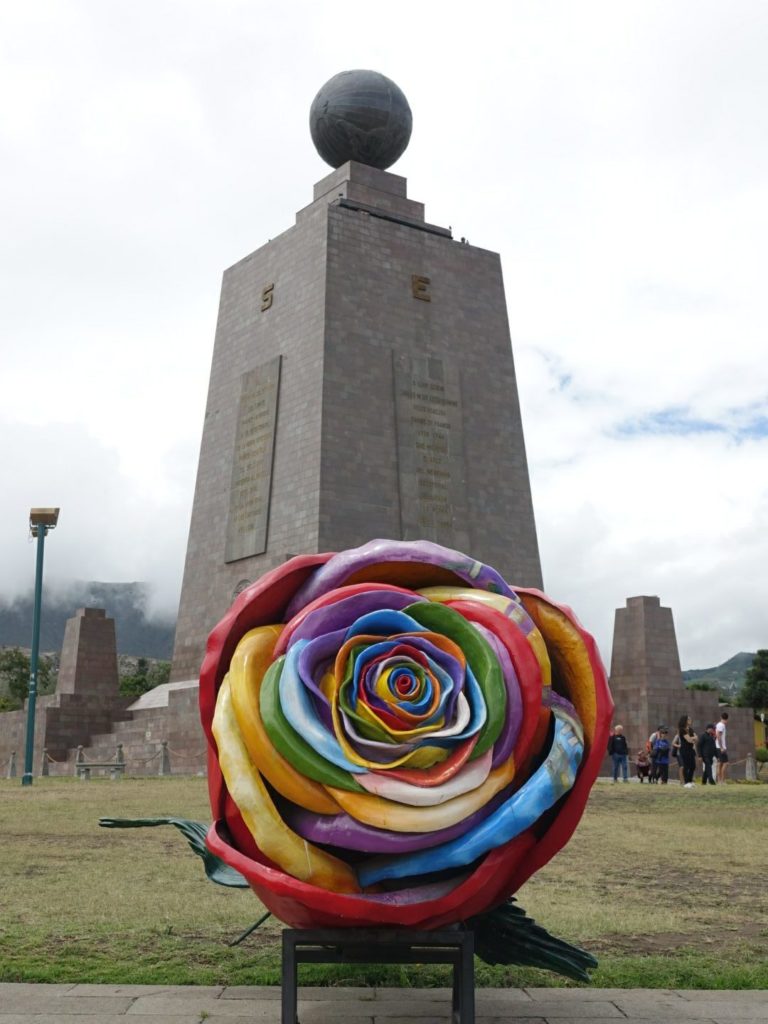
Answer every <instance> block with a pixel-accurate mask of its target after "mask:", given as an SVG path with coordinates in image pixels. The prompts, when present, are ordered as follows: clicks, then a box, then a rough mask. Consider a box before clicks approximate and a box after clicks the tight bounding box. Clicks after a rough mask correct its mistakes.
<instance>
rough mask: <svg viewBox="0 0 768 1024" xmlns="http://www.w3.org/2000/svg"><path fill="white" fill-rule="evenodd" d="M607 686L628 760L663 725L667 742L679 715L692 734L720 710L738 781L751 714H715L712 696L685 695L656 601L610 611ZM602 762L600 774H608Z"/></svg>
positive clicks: (664, 613) (667, 619) (633, 600)
mask: <svg viewBox="0 0 768 1024" xmlns="http://www.w3.org/2000/svg"><path fill="white" fill-rule="evenodd" d="M610 686H611V693H612V694H613V700H614V703H615V706H616V710H615V712H614V715H615V717H614V723H617V722H620V723H621V724H622V725H623V726H624V734H625V735H626V737H627V742H628V743H629V748H630V751H631V752H632V754H634V753H635V752H636V751H637V750H638V749H640V747H642V746H643V745H644V744H645V742H646V740H647V739H648V737H649V736H650V735H651V733H652V732H654V731H655V730H656V728H657V727H658V726H659V725H666V726H667V728H668V729H669V733H670V739H671V738H672V737H673V736H674V734H675V732H676V730H677V723H678V721H679V719H680V718H681V716H682V715H690V717H691V719H692V720H693V727H694V729H695V730H696V732H697V733H701V731H702V730H703V729H704V728H705V727H706V725H707V724H708V723H709V722H714V723H717V722H718V721H719V720H720V712H721V710H727V711H728V714H729V724H728V748H729V756H730V759H731V761H733V762H735V763H734V767H733V768H732V769H730V774H731V775H732V776H733V777H734V778H742V777H743V775H744V765H743V763H737V762H743V760H744V758H746V756H747V754H748V753H750V752H752V753H754V749H755V744H754V728H753V724H752V723H753V715H752V711H751V710H749V709H747V708H725V709H723V708H721V707H720V705H719V702H718V699H717V694H715V693H707V692H704V691H696V690H688V689H687V688H686V686H685V683H684V682H683V676H682V672H681V669H680V656H679V653H678V649H677V637H676V635H675V625H674V620H673V617H672V610H671V609H670V608H664V607H662V605H661V601H660V600H659V598H658V597H649V596H642V597H630V598H627V602H626V607H625V608H617V609H616V617H615V625H614V634H613V650H612V654H611V672H610ZM609 770H610V761H609V760H608V759H607V758H606V761H605V762H604V764H603V773H604V774H608V773H609Z"/></svg>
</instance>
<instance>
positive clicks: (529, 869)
mask: <svg viewBox="0 0 768 1024" xmlns="http://www.w3.org/2000/svg"><path fill="white" fill-rule="evenodd" d="M515 590H516V592H517V593H518V594H531V595H532V596H533V597H537V598H538V599H539V600H540V601H543V602H544V603H545V604H548V605H550V606H551V607H553V608H557V609H558V611H561V612H562V613H563V614H564V615H565V616H566V618H568V619H569V620H570V622H571V624H572V625H573V626H574V627H575V629H576V631H577V632H578V633H579V635H580V637H581V639H582V640H583V641H584V645H585V647H586V649H587V655H588V657H589V663H590V666H591V668H592V674H593V676H594V680H595V704H596V717H595V733H594V736H592V737H586V738H585V739H586V741H587V743H586V745H585V753H586V756H585V758H584V760H583V761H582V763H581V766H580V768H579V774H578V775H577V777H576V782H575V783H574V785H573V787H572V789H571V790H570V791H569V792H568V794H567V795H566V796H565V797H564V798H563V800H562V802H561V803H560V804H559V806H558V808H557V816H556V817H555V818H554V820H552V821H551V822H550V824H549V827H548V829H547V830H546V831H545V832H544V834H543V836H542V838H541V839H540V841H539V843H538V844H537V845H536V848H535V849H534V850H533V852H532V854H531V856H530V857H527V858H526V859H525V861H524V862H523V863H521V864H520V866H519V868H518V869H517V870H516V871H515V872H514V875H513V878H512V889H511V890H510V891H511V892H515V891H517V890H518V889H519V888H520V887H521V886H522V885H523V884H524V883H525V882H527V881H528V879H529V878H530V877H531V875H532V874H534V872H536V871H538V870H539V868H540V867H543V865H544V864H546V863H547V862H548V861H550V860H551V859H552V857H554V855H555V854H556V853H558V852H559V851H560V850H562V848H563V847H564V846H565V844H566V843H567V842H568V840H569V839H570V838H571V836H572V835H573V833H574V831H575V829H576V826H577V825H578V823H579V821H580V820H581V816H582V814H583V813H584V808H585V807H586V804H587V800H588V799H589V791H590V790H591V789H592V786H593V785H594V782H595V779H596V778H597V776H598V774H599V772H600V765H601V764H602V762H603V757H604V756H605V747H606V743H607V741H608V732H609V730H610V725H611V720H612V718H613V698H612V697H611V691H610V689H609V688H608V679H607V676H606V674H605V668H604V666H603V662H602V659H601V657H600V653H599V651H598V649H597V644H596V643H595V641H594V638H593V637H592V636H591V634H590V633H587V631H586V630H585V629H584V628H583V626H582V625H581V623H580V622H579V620H578V619H577V618H576V616H575V615H574V613H573V611H572V609H571V608H569V607H568V606H567V605H562V604H557V603H556V602H555V601H552V600H551V599H550V598H548V597H547V596H546V594H544V593H542V592H541V591H540V590H533V589H523V588H521V587H515Z"/></svg>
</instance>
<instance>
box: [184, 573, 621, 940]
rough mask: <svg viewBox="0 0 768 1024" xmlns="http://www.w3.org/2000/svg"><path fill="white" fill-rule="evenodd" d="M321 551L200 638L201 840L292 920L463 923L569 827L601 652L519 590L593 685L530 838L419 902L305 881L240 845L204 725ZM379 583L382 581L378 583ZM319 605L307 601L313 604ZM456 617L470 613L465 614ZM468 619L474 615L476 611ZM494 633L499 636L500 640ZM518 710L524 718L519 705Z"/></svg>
mask: <svg viewBox="0 0 768 1024" xmlns="http://www.w3.org/2000/svg"><path fill="white" fill-rule="evenodd" d="M330 557H331V555H329V554H320V555H307V556H300V557H298V558H294V559H291V561H289V562H287V563H286V564H285V565H282V566H280V567H278V568H277V569H275V570H273V571H272V572H270V573H267V574H266V575H265V576H264V577H262V578H261V579H260V580H258V581H257V582H256V583H255V584H253V586H251V587H249V588H248V589H247V590H245V591H244V592H243V593H242V594H241V595H240V596H239V597H238V598H237V600H236V601H235V602H234V604H233V605H232V607H231V608H230V610H229V611H228V612H227V614H226V615H225V616H224V618H223V619H222V620H221V622H220V623H219V624H218V626H217V627H216V628H215V629H214V631H213V632H212V633H211V635H210V637H209V640H208V647H207V651H206V655H205V660H204V661H203V668H202V671H201V675H200V714H201V718H202V722H203V728H204V730H205V733H206V736H207V738H208V743H209V757H208V762H209V773H208V778H209V790H210V794H211V807H212V809H213V813H214V818H215V819H217V820H216V823H215V824H214V825H212V826H211V829H210V831H209V833H208V837H207V845H208V847H209V849H210V850H211V851H212V852H213V853H215V854H217V855H218V856H220V857H221V858H222V859H223V860H224V861H225V862H226V863H227V864H229V865H231V866H232V867H233V868H235V869H237V870H238V871H240V872H241V873H242V874H243V875H244V876H245V877H246V879H247V880H248V882H249V883H250V885H251V887H252V888H253V890H254V891H255V892H256V894H257V895H258V896H259V898H260V899H261V900H262V902H263V903H264V905H265V906H266V907H268V908H269V909H270V910H271V911H272V912H273V913H274V914H275V915H276V916H277V917H279V918H280V919H281V920H282V921H284V922H285V923H286V924H288V925H290V926H292V927H299V928H300V927H316V928H317V927H345V926H346V927H376V926H381V925H390V926H405V927H419V928H425V929H435V928H441V927H445V926H446V925H449V924H454V923H455V922H456V921H461V920H466V919H467V918H468V917H471V916H473V915H475V914H479V913H481V912H483V911H485V910H488V909H490V908H491V907H494V906H496V905H497V904H499V903H501V902H502V901H503V900H504V899H505V898H506V897H507V896H509V895H511V894H512V893H513V892H514V891H515V890H516V889H518V888H519V887H520V886H521V885H522V884H523V882H525V881H526V879H528V878H529V877H530V875H531V874H532V873H533V872H534V871H535V870H537V868H539V867H541V865H543V864H545V863H546V862H547V861H548V860H549V859H550V857H552V856H553V855H554V854H555V853H556V852H557V851H558V850H559V849H560V848H561V847H562V846H563V845H564V844H565V842H566V841H567V840H568V838H569V837H570V836H571V834H572V833H573V830H574V829H575V827H576V824H577V823H578V820H579V818H580V817H581V814H582V811H583V809H584V806H585V804H586V801H587V797H588V795H589V790H590V787H591V785H592V783H593V782H594V779H595V778H596V776H597V773H598V771H599V768H600V763H601V761H602V755H603V750H604V748H605V743H604V742H603V741H604V739H605V737H606V736H607V733H608V726H609V723H610V717H611V714H612V710H613V706H612V701H611V697H610V693H609V691H608V686H607V681H606V679H605V672H604V669H603V667H602V664H601V662H600V657H599V655H598V654H597V650H596V647H595V644H594V641H593V640H592V638H591V637H590V636H589V634H588V633H585V632H584V631H583V630H582V629H581V627H580V626H579V624H578V622H577V620H576V618H575V616H574V615H573V613H572V612H571V611H570V609H568V608H564V607H562V606H560V605H555V604H554V603H553V602H551V601H549V599H548V598H546V597H545V596H544V595H543V594H542V593H541V592H540V591H533V590H530V591H526V590H521V591H519V592H520V593H530V594H532V595H535V596H536V597H538V598H540V599H541V600H543V601H547V602H548V603H549V604H553V606H554V607H555V608H558V609H559V610H560V611H562V612H563V613H564V614H565V615H566V616H567V617H568V618H569V619H570V621H571V622H572V623H573V624H574V626H575V627H576V628H577V629H578V631H579V633H580V634H581V636H582V638H583V639H584V642H585V644H586V646H587V651H588V654H589V659H590V663H591V666H592V669H593V673H594V677H595V685H596V690H597V692H596V705H597V722H596V730H595V736H594V737H593V741H592V744H591V748H590V749H589V750H588V753H587V756H586V758H585V761H584V762H583V763H582V768H581V771H580V773H579V776H578V778H577V780H576V784H575V785H574V787H573V789H572V790H571V791H570V793H569V794H568V796H567V797H565V798H564V799H563V802H562V804H561V805H560V807H559V813H558V815H557V817H556V819H555V820H554V822H553V823H551V824H550V825H549V827H548V828H545V829H544V830H543V836H542V837H541V838H538V837H537V828H536V826H534V827H533V828H532V829H528V830H527V831H526V832H524V833H523V834H522V835H520V836H517V837H516V838H515V839H513V840H511V841H510V842H509V843H506V844H505V845H504V846H501V847H499V848H498V849H496V850H494V851H492V852H491V853H489V854H488V855H487V856H486V857H485V858H484V859H483V860H482V861H481V862H480V863H479V864H478V866H477V867H476V869H475V870H474V872H473V873H472V874H471V875H470V876H469V877H468V878H466V879H464V881H462V882H461V883H460V884H459V885H457V886H456V888H455V889H453V890H452V891H451V892H449V893H446V894H444V895H442V896H440V897H433V898H429V899H422V900H421V901H419V902H414V903H403V904H400V905H398V904H397V903H387V902H377V901H373V900H370V899H365V898H364V897H362V896H357V895H346V894H341V893H332V892H327V891H326V890H324V889H320V888H318V887H316V886H312V885H308V884H307V883H305V882H301V881H299V880H298V879H296V878H293V877H291V876H290V875H287V874H286V873H285V872H283V871H282V870H280V869H278V868H276V867H275V866H274V865H272V864H271V863H270V862H269V861H268V860H267V858H265V857H264V856H263V854H261V853H260V852H258V851H256V849H255V847H254V844H253V842H252V840H251V841H250V842H249V840H248V837H247V836H246V835H245V834H244V832H243V829H244V825H243V823H242V819H241V818H240V815H239V812H237V809H236V808H235V806H234V804H233V802H232V800H231V798H230V797H229V794H228V793H227V791H226V787H225V785H224V782H223V779H222V777H221V772H220V769H219V765H218V758H217V756H216V744H215V741H214V739H213V735H212V733H211V723H212V720H213V712H214V707H215V702H216V694H217V692H218V688H219V686H220V684H221V681H222V679H223V677H224V675H225V673H226V671H227V668H228V666H229V662H230V660H231V658H232V655H233V653H234V650H235V647H236V646H237V643H238V642H239V640H240V639H241V638H242V636H243V635H244V634H245V633H246V632H247V631H248V630H249V629H253V628H254V627H256V626H259V625H267V624H270V623H277V622H280V621H281V620H282V618H283V617H284V614H285V608H286V606H287V604H288V601H289V600H290V598H291V597H292V595H293V594H294V593H295V591H296V590H297V589H298V587H299V586H301V584H302V583H303V582H304V581H305V580H306V579H307V577H308V576H309V575H310V573H311V572H313V571H314V569H315V568H316V567H317V566H318V565H322V564H323V563H324V562H326V561H328V559H329V558H330ZM371 586H374V587H376V584H363V585H362V588H361V589H370V588H371ZM377 589H378V587H377ZM381 589H389V588H387V587H386V586H384V587H381ZM395 589H401V588H395ZM349 594H350V590H349V589H348V588H347V589H346V590H345V594H344V595H343V596H349ZM330 599H331V595H326V598H325V599H321V602H323V601H325V602H326V603H327V601H330ZM321 602H318V603H316V604H315V607H317V606H318V604H319V603H321ZM462 610H463V609H462ZM471 610H472V613H473V614H474V613H476V612H477V611H478V606H475V605H472V609H471ZM304 611H306V610H304ZM304 611H302V613H301V614H302V615H303V614H304ZM465 614H466V615H467V618H470V615H469V614H468V611H467V612H465ZM476 621H481V620H480V618H479V617H478V618H477V619H476ZM493 628H494V631H495V632H496V633H497V635H500V634H499V629H498V628H497V623H496V622H494V624H493ZM500 639H502V640H503V638H502V637H500ZM526 646H527V643H526ZM531 654H532V652H531ZM525 711H526V722H527V717H528V709H527V707H526V708H525ZM532 717H533V723H532V725H531V726H530V727H529V726H526V728H531V729H535V727H536V722H537V720H538V716H537V715H536V713H535V709H534V714H533V716H532ZM225 822H226V823H227V825H226V826H225V824H224V823H225ZM227 829H229V832H230V833H231V834H232V835H233V839H234V841H235V842H237V843H238V845H242V849H243V850H245V851H247V852H248V853H251V856H248V855H247V853H246V852H241V850H239V849H235V848H234V847H233V846H232V845H230V842H229V841H228V840H227V839H225V838H224V836H225V835H226V834H227Z"/></svg>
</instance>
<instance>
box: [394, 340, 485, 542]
mask: <svg viewBox="0 0 768 1024" xmlns="http://www.w3.org/2000/svg"><path fill="white" fill-rule="evenodd" d="M393 358H394V381H395V416H396V421H397V460H398V480H399V484H400V525H401V529H402V538H403V540H417V539H420V538H426V539H427V540H432V541H436V542H437V543H439V544H445V545H446V546H448V547H454V548H459V549H460V550H463V548H465V547H468V546H469V503H468V501H467V494H466V473H465V468H464V430H463V417H462V408H461V381H460V379H459V370H458V367H456V366H455V365H454V364H453V363H451V362H449V361H448V360H447V359H444V358H438V357H437V356H408V355H402V354H399V353H393Z"/></svg>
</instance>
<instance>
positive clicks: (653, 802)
mask: <svg viewBox="0 0 768 1024" xmlns="http://www.w3.org/2000/svg"><path fill="white" fill-rule="evenodd" d="M209 813H210V812H209V809H208V798H207V790H206V784H205V780H204V779H200V778H189V779H181V778H172V779H124V780H122V781H120V782H111V781H109V780H92V781H91V782H88V783H82V782H78V781H76V780H74V779H72V780H70V779H36V780H35V783H34V785H33V786H32V787H27V788H22V787H21V785H20V784H19V782H18V780H13V781H5V780H3V781H0V837H1V845H2V853H3V861H2V863H3V868H4V871H3V885H2V887H0V980H5V981H22V980H24V981H35V980H41V981H42V980H44V981H58V980H66V981H72V980H74V981H105V982H106V981H110V982H116V983H130V982H135V983H141V982H154V983H157V984H171V983H198V984H243V983H271V984H274V983H277V982H278V981H279V957H280V952H279V941H278V940H279V930H280V924H279V922H275V921H274V920H273V919H271V920H270V921H269V922H268V923H267V925H265V926H264V927H263V929H261V930H260V931H259V932H257V933H256V934H255V935H254V936H252V937H251V938H250V939H249V940H247V942H246V943H245V944H244V946H242V947H239V948H237V949H230V948H229V947H228V945H227V943H228V941H229V940H230V939H232V938H234V937H235V936H237V935H238V934H239V933H240V932H241V931H243V930H244V929H245V928H246V927H247V926H248V925H249V924H250V923H252V922H253V921H254V920H255V919H256V918H257V917H258V916H259V915H260V913H261V906H260V904H259V903H258V901H257V900H256V899H255V897H254V896H253V895H252V894H251V893H250V892H248V891H242V890H232V889H224V888H221V887H219V886H216V885H212V884H211V883H210V882H208V881H207V880H206V878H205V875H204V873H203V870H202V865H201V863H200V862H199V860H198V859H197V858H196V857H195V856H193V855H192V853H190V851H189V850H188V848H187V845H186V842H185V841H184V840H183V839H182V837H181V836H180V835H178V834H177V833H176V831H175V830H173V829H171V828H157V829H146V830H141V831H129V832H124V831H115V830H107V829H100V828H98V824H97V823H98V819H99V818H100V817H102V816H110V817H155V816H162V815H177V816H180V817H188V818H193V819H196V820H199V821H207V820H208V819H209ZM766 822H768V786H756V787H748V786H739V785H729V786H723V787H718V788H715V789H712V790H710V789H700V788H699V789H696V790H683V789H681V788H680V787H678V786H671V785H670V786H668V787H660V786H659V787H650V786H640V785H638V784H636V783H633V784H630V785H626V786H624V785H622V784H619V785H617V786H613V785H610V784H609V785H606V784H605V783H602V782H601V783H599V784H598V785H597V786H596V788H595V790H594V792H593V795H592V797H591V799H590V802H589V805H588V808H587V811H586V814H585V816H584V818H583V820H582V823H581V825H580V826H579V828H578V830H577V832H576V835H575V836H574V838H573V840H572V841H571V843H570V844H569V845H568V847H567V848H566V849H565V850H564V851H563V852H562V853H561V854H560V855H559V856H558V857H556V858H555V860H554V861H553V862H552V863H550V864H549V865H548V866H547V867H546V868H544V869H543V870H542V871H540V872H539V873H538V874H537V875H536V876H535V877H534V878H533V879H532V880H531V881H530V882H529V883H528V884H527V885H526V886H525V887H524V888H523V890H522V891H521V892H520V894H519V899H520V903H521V905H522V906H523V907H525V909H526V910H527V911H528V913H529V914H531V915H532V916H533V917H535V918H536V919H537V920H538V921H540V922H541V924H543V925H544V926H545V927H546V928H548V929H549V930H550V931H551V932H552V933H553V934H555V935H558V936H561V937H562V938H566V939H569V940H571V941H575V942H578V943H580V944H582V945H584V946H585V947H586V948H588V949H590V950H591V951H593V952H595V953H596V954H597V955H598V956H599V957H600V962H601V966H600V969H599V970H598V972H597V974H596V976H595V982H596V983H597V984H604V985H612V986H613V985H615V986H631V985H643V986H645V987H665V986H686V987H712V988H717V987H723V988H726V987H761V986H762V985H764V979H765V978H766V977H768V952H766V950H767V949H768V943H767V942H766V938H768V924H766V922H768V841H766V833H767V831H768V830H767V829H766ZM310 978H311V980H313V981H315V982H323V981H326V982H330V983H339V982H341V981H352V982H354V983H356V984H361V983H365V982H370V983H399V984H411V983H414V984H422V985H424V984H430V983H437V984H444V983H445V982H446V977H445V973H444V972H441V971H440V970H439V969H435V970H430V969H427V968H416V969H403V970H401V969H398V968H392V969H384V968H358V969H356V971H355V972H354V974H351V973H350V971H348V970H347V971H346V972H345V971H344V970H338V969H331V968H325V967H318V968H316V969H314V970H313V971H312V972H311V974H308V975H306V976H305V980H310ZM761 979H762V980H761ZM478 982H479V983H482V984H496V985H502V984H522V983H529V984H532V983H533V984H552V983H555V984H561V983H562V982H559V981H558V980H557V979H556V978H555V977H554V976H551V975H547V974H545V973H542V972H535V971H522V970H519V969H517V968H514V969H507V968H487V967H485V966H482V965H478Z"/></svg>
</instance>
